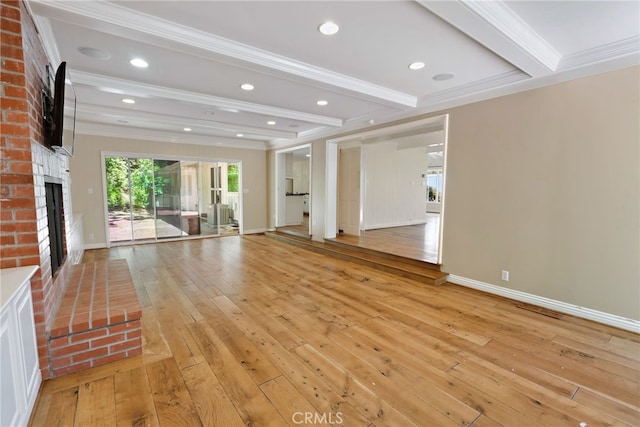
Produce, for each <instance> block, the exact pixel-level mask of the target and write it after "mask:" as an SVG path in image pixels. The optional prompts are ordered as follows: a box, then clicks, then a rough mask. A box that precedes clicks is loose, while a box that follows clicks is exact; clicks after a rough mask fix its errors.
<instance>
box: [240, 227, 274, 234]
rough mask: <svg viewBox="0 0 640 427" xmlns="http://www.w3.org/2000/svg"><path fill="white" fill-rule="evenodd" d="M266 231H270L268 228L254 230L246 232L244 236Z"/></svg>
mask: <svg viewBox="0 0 640 427" xmlns="http://www.w3.org/2000/svg"><path fill="white" fill-rule="evenodd" d="M265 231H269V229H268V228H255V229H253V230H244V231H243V233H242V234H259V233H264V232H265Z"/></svg>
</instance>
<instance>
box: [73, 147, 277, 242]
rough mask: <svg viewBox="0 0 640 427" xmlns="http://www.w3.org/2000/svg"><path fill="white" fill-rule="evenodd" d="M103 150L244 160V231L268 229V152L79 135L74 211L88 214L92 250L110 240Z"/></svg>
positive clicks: (86, 227)
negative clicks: (107, 230)
mask: <svg viewBox="0 0 640 427" xmlns="http://www.w3.org/2000/svg"><path fill="white" fill-rule="evenodd" d="M101 151H106V152H120V153H139V154H149V155H158V156H176V157H177V158H178V159H181V158H199V159H202V160H239V161H242V173H243V176H242V186H243V188H244V189H248V193H244V194H243V196H244V218H243V220H244V231H245V232H252V231H264V229H265V228H266V227H267V212H266V206H267V181H266V179H265V177H266V176H267V160H266V151H263V150H248V149H237V148H228V147H212V146H204V145H189V144H172V143H168V142H158V141H141V140H130V139H123V138H110V137H101V136H92V135H76V143H75V152H74V157H73V158H72V159H71V161H70V164H69V169H70V176H71V197H72V200H73V209H74V211H76V212H81V213H83V214H84V216H83V218H84V241H85V244H86V245H87V246H89V247H98V246H104V245H105V244H106V239H107V238H106V233H105V223H104V221H105V220H104V188H103V184H102V167H103V166H102V164H101V154H100V153H101ZM90 189H91V190H92V191H93V193H92V194H90V193H89V192H90ZM92 234H93V239H91V238H90V236H91V235H92Z"/></svg>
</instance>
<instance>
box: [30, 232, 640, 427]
mask: <svg viewBox="0 0 640 427" xmlns="http://www.w3.org/2000/svg"><path fill="white" fill-rule="evenodd" d="M112 258H125V259H126V260H127V263H128V264H129V267H130V270H131V273H132V276H133V277H134V280H135V282H136V286H137V287H138V289H139V290H140V291H144V292H142V293H140V295H141V298H142V299H143V300H144V301H145V302H144V305H145V307H144V308H143V314H142V329H143V332H142V339H143V354H142V355H141V356H136V357H133V358H130V359H125V360H121V361H117V362H113V363H110V364H107V365H103V366H100V367H97V368H93V369H90V370H86V371H81V372H78V373H75V374H72V375H68V376H64V377H61V378H58V379H55V380H47V381H45V383H44V385H43V387H42V391H41V394H40V396H39V399H38V401H37V406H36V408H35V410H34V414H33V418H32V420H31V423H30V425H33V426H37V427H40V426H49V425H62V426H65V427H66V426H70V425H74V424H75V425H93V424H99V423H100V422H104V423H109V422H110V421H111V425H125V424H126V425H143V424H146V425H151V426H153V425H160V426H166V425H170V426H174V425H196V426H197V425H205V426H207V427H208V426H210V425H211V426H218V425H219V426H225V427H226V426H239V425H252V426H260V427H262V426H286V425H289V426H293V425H296V426H297V425H300V424H296V423H295V420H294V419H293V418H292V417H293V414H294V413H295V412H296V411H300V412H313V411H316V412H317V413H318V415H319V416H322V414H334V415H336V414H337V413H338V412H339V413H340V414H341V415H342V421H343V422H342V424H343V425H345V426H348V427H362V426H366V427H373V426H389V427H399V426H400V427H402V426H420V427H422V426H447V425H472V426H490V427H493V426H496V425H503V426H509V427H510V426H514V425H515V426H519V425H522V426H528V425H536V426H537V425H553V426H555V425H572V426H577V425H578V424H579V423H580V422H586V423H587V424H588V425H589V426H595V425H640V422H638V420H639V419H640V388H639V384H640V336H639V335H637V334H633V333H631V332H627V331H621V330H618V329H615V328H611V327H608V326H606V325H602V324H597V323H593V322H590V321H588V320H585V319H578V318H575V317H572V316H567V315H563V314H560V313H554V312H551V311H549V310H545V309H540V308H538V307H533V306H529V305H526V304H525V305H523V304H521V303H517V302H514V301H510V300H508V299H506V298H502V297H498V296H494V295H488V294H485V293H482V292H480V291H476V290H473V289H468V288H464V287H461V286H456V285H451V284H447V285H445V286H441V287H433V286H426V285H424V284H423V283H421V282H419V281H415V280H411V279H406V278H402V277H398V276H395V275H394V274H391V273H388V272H384V271H380V270H376V269H373V268H370V267H367V266H364V265H360V264H354V263H351V262H347V261H343V260H341V259H337V258H331V257H329V256H326V255H321V254H318V253H315V252H312V251H308V250H301V249H299V248H297V247H295V246H292V245H288V244H286V243H283V242H280V241H277V240H274V239H271V238H268V237H266V236H260V235H252V236H246V237H240V236H234V237H225V238H214V239H199V240H191V241H184V242H162V243H158V244H146V245H139V246H133V247H118V248H112V249H100V250H94V251H86V252H85V259H86V260H99V259H112ZM114 417H115V418H114Z"/></svg>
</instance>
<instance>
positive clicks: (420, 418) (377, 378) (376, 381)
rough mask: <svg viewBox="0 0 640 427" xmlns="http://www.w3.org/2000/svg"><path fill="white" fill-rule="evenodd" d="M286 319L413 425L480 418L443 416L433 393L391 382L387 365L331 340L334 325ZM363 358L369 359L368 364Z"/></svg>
mask: <svg viewBox="0 0 640 427" xmlns="http://www.w3.org/2000/svg"><path fill="white" fill-rule="evenodd" d="M282 319H283V321H285V322H287V324H290V325H291V327H293V328H294V329H297V330H299V331H300V333H303V332H304V335H305V337H307V342H308V343H309V344H310V345H312V346H313V347H314V348H316V349H322V353H323V354H325V355H326V356H327V357H328V358H329V359H330V360H332V361H334V363H338V364H340V366H342V367H343V368H344V369H345V370H346V371H348V372H349V374H350V375H352V376H353V377H354V378H356V379H357V380H358V381H360V382H361V383H363V384H369V385H371V386H372V387H373V390H374V393H375V394H376V395H377V396H380V397H381V398H382V399H385V400H389V401H393V406H394V407H395V408H396V409H398V410H399V411H401V412H402V413H404V414H406V415H407V417H409V418H410V419H411V420H412V421H413V422H416V423H419V424H420V423H422V425H439V426H440V425H441V426H446V425H460V424H461V421H462V423H463V424H464V423H465V422H464V417H465V415H467V417H468V418H469V419H468V420H466V423H468V422H470V421H471V420H473V419H475V418H476V416H477V413H476V412H475V411H474V410H473V409H472V408H467V410H468V411H469V412H470V413H472V415H469V414H465V415H462V416H461V418H462V419H460V420H459V419H458V414H457V413H456V414H453V415H452V416H453V418H456V419H455V420H454V419H451V418H449V417H448V416H447V415H445V414H442V413H441V412H440V410H439V409H440V408H437V407H435V406H432V405H431V404H430V403H429V402H427V401H425V400H424V399H430V398H431V391H432V390H429V391H427V392H426V393H424V394H423V393H422V391H423V390H420V391H416V389H415V388H414V387H413V385H412V384H411V381H407V380H406V378H402V377H400V378H398V379H397V381H396V377H395V375H394V376H393V378H391V375H390V371H389V369H388V368H387V367H384V366H382V364H383V363H384V362H381V363H378V361H376V360H373V358H369V357H366V355H364V354H358V355H354V354H353V353H351V352H349V350H347V349H346V348H345V347H344V345H345V344H349V345H355V344H353V343H352V342H351V341H350V340H345V341H343V342H340V343H339V344H338V343H336V342H335V340H336V339H337V337H339V335H337V334H335V335H331V337H328V336H327V334H329V333H330V330H331V325H329V324H324V325H323V324H319V323H318V318H316V317H313V316H310V315H305V314H302V313H299V314H296V315H295V316H291V317H287V316H282ZM319 331H322V332H319ZM362 357H365V358H366V360H365V359H363V358H362ZM372 362H373V364H372ZM421 383H422V382H421Z"/></svg>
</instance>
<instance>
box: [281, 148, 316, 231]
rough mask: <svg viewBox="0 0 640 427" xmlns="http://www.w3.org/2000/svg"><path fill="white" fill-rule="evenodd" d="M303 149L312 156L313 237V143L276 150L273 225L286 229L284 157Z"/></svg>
mask: <svg viewBox="0 0 640 427" xmlns="http://www.w3.org/2000/svg"><path fill="white" fill-rule="evenodd" d="M303 148H308V149H309V154H310V156H311V157H310V158H309V236H311V235H312V226H311V225H312V224H313V222H312V215H313V213H312V212H313V210H312V205H313V194H312V188H313V162H312V161H311V159H313V145H312V144H311V143H306V144H301V145H296V146H293V147H287V148H283V149H281V150H276V151H275V172H276V173H275V179H276V182H275V185H276V191H275V196H276V203H275V221H274V223H273V226H274V227H275V228H277V227H285V225H284V224H283V223H284V222H286V221H284V218H285V216H286V215H285V211H286V181H285V180H286V178H287V176H286V175H287V174H286V165H285V162H284V155H285V154H287V153H291V152H294V151H298V150H300V149H303Z"/></svg>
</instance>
